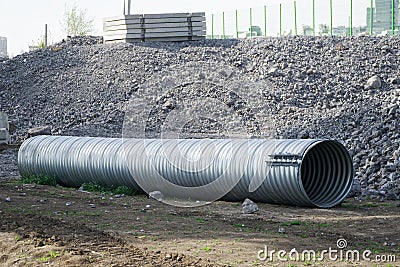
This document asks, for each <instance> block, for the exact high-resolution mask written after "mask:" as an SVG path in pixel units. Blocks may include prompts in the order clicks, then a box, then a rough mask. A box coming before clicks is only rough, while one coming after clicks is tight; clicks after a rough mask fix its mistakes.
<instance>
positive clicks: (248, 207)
mask: <svg viewBox="0 0 400 267" xmlns="http://www.w3.org/2000/svg"><path fill="white" fill-rule="evenodd" d="M258 210H259V209H258V206H257V204H256V203H254V202H253V201H252V200H250V199H248V198H246V199H245V200H244V202H243V204H242V213H243V214H253V213H255V212H257V211H258Z"/></svg>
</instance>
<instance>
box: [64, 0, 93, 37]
mask: <svg viewBox="0 0 400 267" xmlns="http://www.w3.org/2000/svg"><path fill="white" fill-rule="evenodd" d="M62 25H63V28H64V32H65V33H66V34H67V35H68V36H84V35H88V34H89V33H91V32H93V29H94V26H93V19H90V18H88V17H87V11H86V10H81V9H79V8H78V7H77V6H73V7H72V8H70V9H67V8H66V9H65V13H64V18H63V21H62Z"/></svg>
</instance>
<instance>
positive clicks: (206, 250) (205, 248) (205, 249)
mask: <svg viewBox="0 0 400 267" xmlns="http://www.w3.org/2000/svg"><path fill="white" fill-rule="evenodd" d="M202 249H203V250H204V251H205V252H209V251H211V247H210V246H205V247H203V248H202Z"/></svg>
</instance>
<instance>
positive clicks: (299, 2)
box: [207, 0, 400, 38]
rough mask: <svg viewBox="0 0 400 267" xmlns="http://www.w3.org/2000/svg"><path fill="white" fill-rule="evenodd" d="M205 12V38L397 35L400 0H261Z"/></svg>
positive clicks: (399, 25) (399, 28) (399, 21)
mask: <svg viewBox="0 0 400 267" xmlns="http://www.w3.org/2000/svg"><path fill="white" fill-rule="evenodd" d="M260 3H262V4H264V5H262V6H258V7H249V8H248V9H247V10H245V9H240V10H226V11H224V12H216V13H214V14H207V35H208V38H252V37H258V36H290V35H311V36H325V35H327V36H333V35H339V36H359V35H398V34H399V30H400V15H399V13H400V0H281V1H279V0H278V1H277V0H264V1H260Z"/></svg>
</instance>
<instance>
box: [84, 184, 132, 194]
mask: <svg viewBox="0 0 400 267" xmlns="http://www.w3.org/2000/svg"><path fill="white" fill-rule="evenodd" d="M82 187H83V190H85V191H88V192H99V193H105V194H114V195H126V196H134V195H138V194H140V191H138V190H136V189H133V188H130V187H127V186H125V185H122V186H116V187H106V186H102V185H99V184H95V183H84V184H82Z"/></svg>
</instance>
